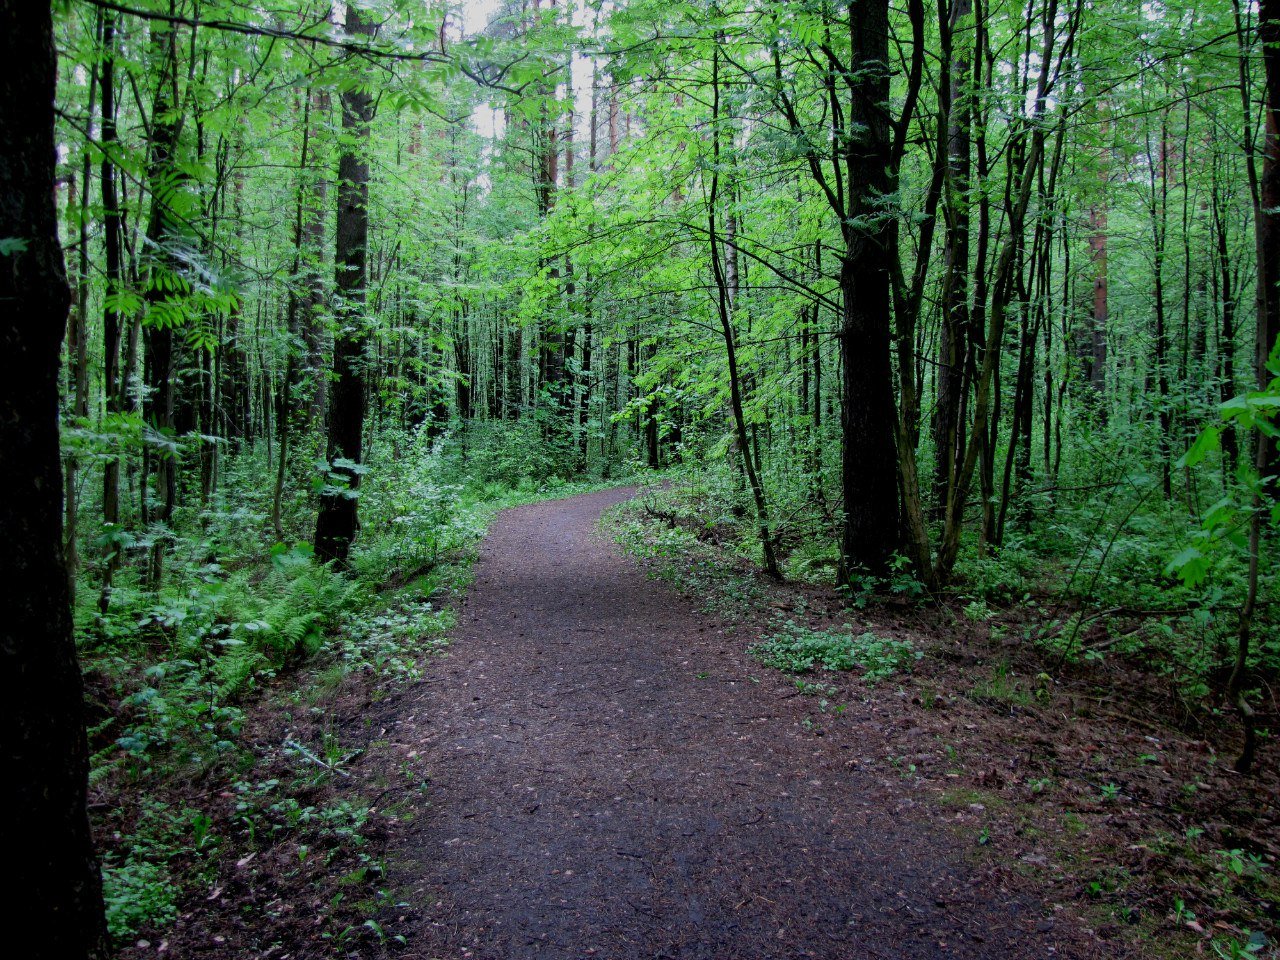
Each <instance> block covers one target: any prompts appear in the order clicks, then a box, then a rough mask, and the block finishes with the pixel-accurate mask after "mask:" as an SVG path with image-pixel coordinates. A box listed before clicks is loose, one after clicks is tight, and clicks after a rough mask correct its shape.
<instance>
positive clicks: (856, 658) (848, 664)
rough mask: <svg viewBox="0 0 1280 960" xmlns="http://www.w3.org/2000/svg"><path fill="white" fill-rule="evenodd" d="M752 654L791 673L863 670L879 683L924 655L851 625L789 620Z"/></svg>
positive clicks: (864, 675) (908, 645) (906, 644)
mask: <svg viewBox="0 0 1280 960" xmlns="http://www.w3.org/2000/svg"><path fill="white" fill-rule="evenodd" d="M749 652H750V653H751V655H752V656H753V657H755V658H756V659H757V660H759V661H760V662H761V663H763V664H764V665H765V666H767V667H773V668H774V669H775V670H783V671H785V672H787V673H807V672H808V671H810V670H855V669H859V670H862V672H863V673H862V678H863V679H864V680H865V681H866V682H867V683H871V684H874V683H878V682H880V681H881V680H885V679H887V678H889V677H891V676H893V675H894V674H895V673H897V672H899V671H901V670H907V669H910V667H911V665H912V664H913V663H914V662H915V661H916V660H919V659H920V658H921V656H923V654H921V653H920V652H919V651H918V650H916V649H915V647H914V646H912V644H911V643H909V642H907V641H905V640H894V639H891V638H888V637H878V636H876V635H875V634H874V633H871V632H866V633H862V634H859V635H856V636H855V635H854V634H853V633H852V632H851V631H849V629H848V628H845V630H843V631H839V630H813V629H810V628H808V627H804V626H801V625H799V624H796V623H795V622H794V621H790V620H788V621H787V622H786V623H785V624H784V626H783V629H782V631H781V632H780V633H776V634H771V635H768V636H766V637H764V638H763V639H762V640H761V641H760V642H759V643H757V644H756V645H755V646H753V647H751V649H750V651H749Z"/></svg>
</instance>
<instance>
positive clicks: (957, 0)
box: [933, 0, 973, 517]
mask: <svg viewBox="0 0 1280 960" xmlns="http://www.w3.org/2000/svg"><path fill="white" fill-rule="evenodd" d="M972 12H973V4H972V0H953V2H952V4H951V9H950V16H949V18H948V19H947V20H946V21H945V22H944V23H942V24H941V25H940V27H941V29H942V30H943V32H944V33H943V35H944V37H945V38H947V44H946V47H949V48H952V49H954V44H955V41H956V37H957V34H958V33H959V31H960V28H961V27H962V26H963V21H964V20H965V19H967V18H968V17H969V16H970V15H971V14H972ZM962 50H963V47H962V48H961V51H962ZM961 51H956V52H955V53H953V54H952V56H951V63H950V64H949V68H950V74H951V76H950V80H951V82H950V86H949V89H948V91H947V98H946V104H947V120H948V124H947V179H946V193H945V196H946V223H947V229H946V233H945V235H944V238H943V253H942V257H943V263H944V268H945V272H944V273H943V279H942V331H941V335H940V336H939V338H938V387H937V401H936V407H935V412H934V419H933V440H934V450H935V457H936V460H935V463H934V480H933V489H934V505H935V511H936V516H937V517H941V516H942V514H943V512H944V510H945V507H946V502H947V491H948V489H949V488H950V486H951V483H952V481H953V478H954V476H955V472H956V466H957V461H958V458H959V457H960V456H961V453H960V442H961V424H960V401H961V398H962V396H963V395H964V391H965V387H966V379H967V377H966V373H967V371H968V368H969V353H970V349H971V348H970V342H969V222H970V217H969V179H970V174H971V171H972V160H971V157H972V137H971V135H970V130H969V127H970V123H971V121H972V118H973V109H972V98H971V97H970V96H969V94H968V91H967V87H968V84H969V82H970V77H969V74H970V72H971V71H972V65H971V62H970V59H969V57H968V55H967V53H964V52H961Z"/></svg>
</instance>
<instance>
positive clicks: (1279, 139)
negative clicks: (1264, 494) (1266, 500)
mask: <svg viewBox="0 0 1280 960" xmlns="http://www.w3.org/2000/svg"><path fill="white" fill-rule="evenodd" d="M1258 27H1259V39H1260V41H1261V49H1262V63H1263V68H1264V70H1265V73H1266V93H1265V106H1266V110H1265V120H1264V123H1263V129H1262V134H1263V141H1262V170H1261V172H1260V176H1259V204H1258V210H1257V211H1256V215H1257V225H1258V226H1257V229H1258V236H1257V245H1258V325H1257V340H1256V374H1255V375H1256V377H1257V383H1258V386H1259V387H1265V386H1266V385H1267V384H1268V383H1269V382H1270V381H1271V379H1272V377H1273V374H1272V373H1271V371H1270V370H1268V369H1267V363H1268V361H1269V359H1270V357H1271V355H1272V354H1273V353H1274V352H1275V350H1276V337H1277V336H1278V335H1280V0H1262V3H1261V6H1260V8H1259V11H1258ZM1258 443H1260V444H1261V445H1262V446H1261V451H1260V453H1259V454H1258V463H1259V464H1260V466H1261V468H1262V472H1263V474H1264V476H1270V477H1276V476H1277V475H1280V447H1278V446H1277V444H1276V438H1275V437H1272V436H1267V435H1266V434H1264V433H1261V432H1259V434H1258ZM1271 486H1272V489H1273V490H1280V484H1277V482H1276V481H1274V480H1273V481H1272V483H1271Z"/></svg>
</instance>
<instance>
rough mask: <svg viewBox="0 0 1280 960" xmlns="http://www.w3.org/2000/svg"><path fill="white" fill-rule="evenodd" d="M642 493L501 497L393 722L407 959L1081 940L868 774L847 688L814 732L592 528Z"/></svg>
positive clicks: (844, 954)
mask: <svg viewBox="0 0 1280 960" xmlns="http://www.w3.org/2000/svg"><path fill="white" fill-rule="evenodd" d="M633 493H634V491H630V490H610V491H605V492H602V493H595V494H588V495H584V496H579V497H574V498H571V499H568V500H561V501H555V502H550V503H542V504H537V505H534V506H528V507H521V508H518V509H515V510H510V511H507V512H505V513H504V514H502V515H501V516H500V517H499V518H498V519H497V521H496V522H495V523H494V524H493V527H492V530H491V532H490V534H489V536H488V538H487V539H486V541H485V543H484V545H483V547H482V548H481V554H480V558H479V560H478V562H477V564H476V567H475V583H474V585H473V586H472V587H471V588H470V590H469V591H468V596H467V599H466V601H465V603H464V604H463V605H462V606H461V608H460V611H459V624H458V628H457V630H456V634H455V641H454V643H453V646H452V649H451V652H450V653H449V654H448V655H447V656H446V657H443V658H441V659H440V660H438V661H436V662H435V664H434V666H433V668H432V670H431V672H430V679H429V681H428V682H427V683H425V684H423V685H422V686H421V687H420V688H419V690H418V692H417V693H416V694H415V695H414V696H412V697H410V698H409V699H408V703H407V705H402V706H401V707H400V708H398V709H400V710H401V711H402V715H401V716H399V717H398V718H396V719H390V720H389V721H388V722H389V724H391V725H394V727H395V730H396V739H397V740H399V741H401V742H405V743H412V744H414V745H416V747H415V753H416V754H417V760H415V763H417V762H422V763H424V764H425V767H426V769H427V770H429V771H430V774H431V791H430V795H431V807H430V808H429V810H428V811H427V812H426V814H425V815H423V816H421V817H419V818H418V820H417V821H416V822H415V823H414V824H412V825H411V826H410V827H409V828H408V831H407V835H406V836H405V837H404V838H403V842H402V843H401V844H399V847H400V849H399V850H398V851H397V856H396V858H395V862H394V865H393V868H392V879H393V880H394V881H396V882H397V884H398V885H399V888H400V889H401V890H402V891H403V895H404V896H405V897H406V898H408V899H410V900H412V901H414V902H415V905H416V906H418V907H420V909H421V915H422V916H423V917H424V918H425V919H424V921H423V926H422V929H421V930H420V931H419V932H418V935H417V936H416V937H414V938H413V939H412V940H411V941H410V942H411V947H410V949H411V952H412V953H413V955H414V956H421V957H423V958H427V957H442V958H458V957H477V958H493V960H499V958H501V960H516V958H559V957H600V958H607V960H632V958H646V960H659V958H672V960H674V958H679V960H770V958H798V957H822V958H832V960H835V958H840V960H862V958H867V960H873V958H895V960H896V958H918V957H958V958H973V960H977V958H983V960H997V958H1044V957H1067V956H1077V954H1075V953H1073V952H1072V951H1071V949H1070V947H1069V945H1068V942H1065V941H1064V942H1058V932H1059V931H1058V930H1056V929H1055V925H1054V923H1053V922H1051V921H1050V920H1049V919H1047V916H1048V911H1046V909H1045V908H1044V907H1043V906H1042V905H1040V904H1038V903H1034V902H1030V901H1028V900H1027V899H1026V898H1025V896H1024V897H1016V896H1014V895H1012V894H1010V893H1008V892H1007V891H1005V890H1002V889H1000V888H999V885H998V883H993V881H991V880H990V877H989V875H984V874H979V873H976V872H975V870H976V868H975V867H974V866H972V864H971V861H966V857H965V853H966V848H965V844H967V843H971V842H972V840H966V839H963V838H961V837H959V836H957V835H955V834H953V833H951V832H948V831H947V830H946V829H945V828H944V827H942V826H941V825H931V823H930V819H931V816H935V817H939V818H941V817H943V816H945V814H943V813H940V812H936V811H934V812H931V811H930V810H929V809H927V808H925V807H922V806H918V805H915V804H914V803H913V801H912V799H911V796H910V790H909V789H908V788H907V787H905V786H901V785H896V784H894V783H893V782H892V781H891V780H886V779H884V777H883V776H882V775H880V774H876V773H873V772H871V771H869V770H865V769H864V766H865V762H866V760H868V759H870V758H871V757H873V756H874V742H875V733H874V730H873V729H871V727H870V724H867V729H866V730H861V729H860V728H859V726H858V724H859V723H860V722H864V721H860V719H859V717H858V716H856V715H855V714H856V712H857V711H858V709H859V705H858V704H851V705H850V708H849V714H848V715H847V721H848V725H847V727H845V728H844V729H845V730H847V731H848V732H847V733H842V734H841V735H840V736H838V737H837V736H828V737H816V736H814V735H813V734H812V733H810V732H809V731H808V730H806V729H805V728H804V727H803V726H802V725H801V723H800V722H799V720H800V718H801V717H802V716H803V709H802V708H801V706H800V705H799V704H798V703H797V701H796V698H795V690H794V688H793V687H792V686H791V684H790V683H789V681H787V680H785V679H783V678H780V677H779V676H778V675H776V674H769V673H768V672H767V671H765V670H764V668H762V667H760V666H759V665H758V664H755V663H754V662H752V661H751V660H750V659H749V658H747V657H746V655H745V653H744V652H743V651H744V648H745V647H746V646H747V644H748V643H749V642H750V640H751V639H752V638H751V637H748V636H739V635H737V634H736V633H735V632H734V628H733V627H732V626H730V625H726V624H725V623H723V622H720V621H717V620H716V619H714V618H712V617H710V616H708V615H706V614H703V613H700V612H699V611H698V610H697V608H696V606H695V604H694V603H693V602H692V601H690V600H687V599H685V598H683V597H681V596H679V595H678V594H677V593H675V592H673V591H672V590H671V589H669V588H668V587H667V586H665V585H663V584H661V583H657V582H654V581H651V580H649V579H647V578H646V576H645V573H644V571H643V569H642V568H641V567H640V566H639V565H638V564H636V563H635V562H633V561H632V560H630V559H628V558H627V557H625V556H624V555H623V554H622V553H621V550H620V549H619V548H618V547H617V546H616V545H614V544H613V543H612V542H610V541H609V540H608V539H607V538H606V537H605V536H603V535H601V534H600V533H599V532H597V531H596V529H595V526H596V521H597V520H598V518H599V516H600V513H601V511H602V510H604V509H606V508H607V507H609V506H611V505H613V504H615V503H618V502H620V501H622V500H625V499H627V498H628V497H629V496H631V495H632V494H633ZM810 706H811V704H810Z"/></svg>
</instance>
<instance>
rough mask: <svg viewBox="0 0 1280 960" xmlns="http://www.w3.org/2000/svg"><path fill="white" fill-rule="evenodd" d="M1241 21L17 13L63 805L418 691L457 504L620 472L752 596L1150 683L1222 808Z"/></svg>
mask: <svg viewBox="0 0 1280 960" xmlns="http://www.w3.org/2000/svg"><path fill="white" fill-rule="evenodd" d="M1277 7H1280V4H1275V3H1272V2H1270V0H1262V3H1261V4H1260V5H1258V4H1255V3H1250V2H1248V0H1212V2H1197V3H1189V2H1187V3H1182V2H1160V3H1144V4H1132V3H1122V2H1112V0H1089V2H1086V0H1025V2H1022V0H1018V2H1010V0H906V2H905V3H904V4H902V5H901V6H895V7H893V8H891V7H890V5H889V4H888V3H887V2H878V0H858V2H854V3H834V2H828V0H769V2H765V3H741V2H734V0H710V2H692V3H685V2H679V0H661V2H654V0H627V2H584V3H576V2H573V0H561V2H555V0H526V2H522V3H504V4H498V3H494V4H483V3H482V4H448V3H434V2H410V0H362V2H360V3H359V4H355V3H350V4H345V5H343V4H332V3H327V2H310V0H274V2H270V3H248V2H239V0H124V2H119V3H117V2H111V0H74V2H68V3H64V4H56V5H55V9H56V23H55V30H56V39H57V46H58V49H59V54H60V59H59V77H58V117H57V130H56V141H57V146H58V160H59V169H58V177H59V179H58V212H59V216H60V222H61V235H62V241H63V246H64V248H65V250H66V252H67V264H68V272H69V275H70V280H71V285H72V291H73V297H72V305H71V311H70V320H69V323H68V328H67V332H68V335H67V339H66V345H65V356H64V363H63V368H62V369H63V382H62V397H63V401H62V442H63V455H64V457H63V464H64V472H65V476H64V482H65V505H64V506H65V511H64V522H65V557H66V566H67V576H68V578H69V581H70V583H71V584H72V585H73V595H74V604H75V614H76V625H77V626H76V629H77V637H78V644H79V647H80V651H81V656H82V659H83V660H84V662H85V664H86V669H87V671H88V675H89V688H90V703H91V714H92V715H91V730H90V734H91V744H92V746H93V749H94V752H95V756H94V759H93V773H92V774H91V777H92V779H93V782H95V783H97V782H101V783H107V782H117V781H118V780H119V779H120V778H125V779H129V778H133V780H132V782H135V783H136V782H145V778H146V777H148V776H154V775H156V773H157V770H158V769H160V768H163V769H164V770H166V771H170V772H171V771H172V770H173V769H175V765H178V767H179V768H180V767H181V765H182V764H197V765H201V764H206V765H207V764H214V763H218V762H221V761H220V759H219V758H220V757H222V758H225V757H227V756H234V754H235V751H236V750H237V749H239V748H238V747H237V745H236V731H237V730H238V729H239V725H240V723H241V722H242V719H243V704H244V703H245V702H246V699H247V698H249V697H250V694H251V693H252V692H253V691H254V690H255V689H257V688H259V687H261V686H262V685H263V684H264V683H266V682H268V681H270V679H271V678H272V677H273V676H275V675H277V674H278V673H279V672H280V671H283V670H286V669H288V668H289V666H290V665H291V664H295V663H297V662H298V661H299V660H301V659H303V658H305V657H306V656H309V655H312V654H315V653H316V652H317V651H320V650H325V651H327V653H328V654H329V655H330V656H331V657H332V658H333V659H334V662H335V663H336V664H338V668H337V669H339V670H341V669H354V668H364V667H367V666H368V665H370V664H376V665H377V668H378V669H380V670H381V669H393V670H401V671H404V672H411V671H412V670H414V669H415V667H414V666H413V659H414V657H413V654H412V652H411V651H412V649H414V645H415V644H420V643H421V642H422V641H421V637H423V636H424V635H425V636H435V635H438V634H439V633H440V632H441V631H442V630H443V629H444V628H445V627H446V626H447V622H448V616H449V615H448V613H447V611H442V610H441V609H440V605H439V603H438V602H436V600H437V599H438V591H439V589H440V588H441V585H442V584H444V583H445V582H447V581H448V579H449V577H450V576H452V574H450V573H449V571H450V570H451V569H453V566H452V564H454V562H455V557H456V555H457V554H458V551H461V550H465V549H466V548H467V546H468V545H469V544H471V543H473V542H474V539H475V537H476V536H478V534H479V532H480V531H481V530H483V524H484V519H485V517H486V516H487V512H488V511H489V510H491V509H492V508H493V507H494V506H496V505H500V504H503V503H510V502H514V501H515V500H517V499H520V498H529V497H534V496H545V495H548V494H551V493H555V492H556V491H561V490H564V491H567V490H570V489H577V487H576V486H574V485H575V484H577V485H581V484H584V483H593V484H602V483H609V482H617V481H619V480H620V479H625V478H628V477H631V476H633V475H635V474H636V473H638V472H643V471H646V470H650V469H652V470H666V471H669V473H668V476H669V478H670V479H671V480H672V482H673V484H674V487H673V489H676V490H678V493H675V494H672V495H671V496H670V497H669V498H668V499H667V500H666V501H664V504H665V505H664V506H663V507H661V508H658V513H659V514H661V515H662V517H663V519H664V521H665V522H666V523H667V524H668V525H669V526H671V527H672V528H673V529H677V530H684V531H686V532H692V534H694V535H696V536H697V537H699V538H701V539H704V540H707V539H709V540H712V541H714V542H715V543H716V544H717V545H718V546H719V547H720V548H722V549H724V550H727V551H728V552H729V554H730V555H731V556H736V557H738V558H742V559H745V560H749V561H750V562H751V563H754V564H757V565H759V567H760V568H761V570H763V571H764V572H765V574H766V575H768V576H769V577H773V578H784V579H788V580H801V581H807V582H814V583H828V584H829V583H833V582H834V583H836V584H838V585H839V588H840V589H841V590H842V591H843V592H844V594H845V596H846V599H847V601H848V602H849V603H850V604H851V605H855V606H865V605H867V604H874V603H877V602H881V601H882V600H883V599H884V598H885V597H889V598H893V599H905V600H907V601H910V602H912V603H916V602H922V603H928V602H933V601H942V602H945V603H949V604H954V605H955V606H956V608H957V609H960V610H962V611H963V613H964V615H965V616H966V617H969V618H970V619H972V620H979V621H980V620H984V619H986V618H988V617H990V616H993V615H994V612H995V611H996V610H998V609H1006V608H1011V607H1016V608H1017V609H1018V610H1019V611H1020V617H1021V619H1020V620H1019V621H1018V623H1017V626H1016V628H1015V629H1016V630H1018V631H1020V632H1021V636H1022V638H1023V642H1025V643H1026V644H1027V645H1034V646H1035V647H1037V648H1038V649H1040V650H1042V651H1043V652H1044V654H1045V656H1046V657H1047V658H1048V659H1049V660H1050V661H1052V662H1055V663H1057V664H1059V665H1060V664H1062V663H1073V662H1087V661H1100V660H1103V659H1104V658H1107V657H1123V658H1126V660H1127V662H1130V663H1136V664H1139V665H1141V668H1142V669H1143V670H1145V671H1147V672H1148V674H1149V676H1150V678H1151V683H1152V684H1153V685H1154V686H1155V687H1157V688H1158V689H1159V690H1160V691H1162V695H1163V696H1164V697H1165V699H1166V700H1167V701H1168V703H1170V704H1173V705H1175V707H1176V710H1177V711H1178V712H1179V713H1180V715H1181V716H1182V717H1183V720H1184V721H1185V722H1187V723H1190V724H1209V723H1212V719H1211V718H1213V717H1219V716H1232V717H1233V718H1234V720H1233V723H1234V724H1235V725H1236V728H1237V731H1239V730H1243V735H1241V734H1240V733H1239V732H1231V733H1227V732H1223V733H1222V736H1223V737H1226V738H1227V740H1226V741H1225V742H1224V744H1223V748H1224V749H1226V750H1228V751H1229V752H1231V753H1232V754H1233V755H1234V756H1238V761H1237V765H1238V768H1239V769H1240V770H1241V771H1245V772H1247V771H1249V770H1250V768H1251V767H1253V766H1255V765H1256V764H1257V757H1258V751H1259V744H1260V743H1261V745H1262V746H1263V747H1265V746H1267V745H1269V744H1270V738H1271V731H1270V723H1271V722H1272V720H1273V719H1274V716H1275V698H1274V691H1273V683H1274V681H1275V680H1276V678H1277V671H1278V669H1280V632H1277V621H1276V617H1275V602H1276V597H1277V586H1276V576H1275V568H1274V567H1275V565H1274V562H1273V560H1274V534H1275V524H1276V522H1277V513H1276V512H1275V489H1276V488H1275V477H1276V475H1277V474H1278V473H1280V469H1277V467H1278V464H1280V461H1277V454H1276V445H1275V440H1274V437H1275V429H1274V426H1273V425H1272V418H1273V414H1274V412H1275V410H1276V409H1277V406H1278V405H1280V390H1277V386H1276V381H1275V379H1274V378H1275V377H1276V376H1277V373H1278V370H1277V367H1276V362H1277V354H1276V337H1277V332H1278V331H1280V292H1278V291H1277V289H1276V282H1277V281H1278V280H1280V144H1278V143H1277V137H1276V131H1277V129H1280V125H1278V124H1277V122H1276V115H1275V112H1274V111H1275V110H1276V109H1280V52H1277V51H1276V50H1274V49H1273V48H1272V47H1271V46H1270V45H1269V43H1270V42H1272V41H1274V40H1276V39H1277V37H1280V9H1277ZM9 242H10V241H8V240H5V239H3V238H0V243H9ZM7 252H8V251H5V250H0V253H7ZM326 564H327V565H326ZM389 589H390V590H392V591H393V599H392V600H390V601H388V600H386V598H385V596H383V594H384V593H385V592H386V591H387V590H389ZM380 596H383V598H382V599H381V600H379V599H378V597H380ZM388 665H390V666H388ZM1222 729H1223V730H1225V728H1222ZM330 759H332V758H330ZM168 816H169V814H168V813H166V812H164V811H159V810H149V811H148V810H143V811H142V812H139V813H136V814H134V815H133V817H132V821H131V824H130V826H129V829H130V830H131V831H134V833H133V834H131V835H135V836H138V837H143V838H145V837H152V838H154V837H156V836H158V835H160V834H163V832H164V830H166V829H168V827H166V826H164V824H166V823H169V820H166V817H168ZM147 818H151V820H150V821H148V820H147ZM140 823H141V824H142V825H141V826H140V825H139V824H140ZM148 824H149V825H148ZM197 832H198V827H197ZM151 842H153V840H146V839H143V840H139V841H138V842H137V843H135V844H134V845H133V847H132V849H129V848H128V847H127V845H126V848H124V849H117V850H116V851H114V852H113V853H112V855H111V857H110V859H109V863H108V868H109V869H108V873H107V875H108V906H109V914H110V918H111V923H112V927H113V930H114V931H115V932H116V933H117V934H127V933H128V932H130V931H132V930H134V929H135V928H136V927H137V925H138V924H140V923H142V922H144V921H150V920H153V919H154V918H155V917H156V916H157V915H163V914H164V913H165V911H167V910H170V909H171V904H167V903H166V902H165V897H164V876H163V871H161V870H160V869H159V868H156V867H155V866H154V863H153V859H149V858H148V856H147V855H146V853H147V852H146V849H145V847H146V844H147V843H151ZM155 842H158V841H155Z"/></svg>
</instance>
